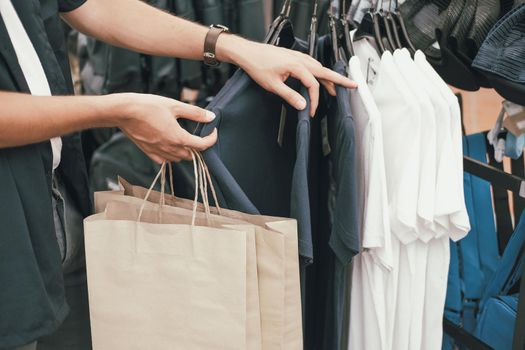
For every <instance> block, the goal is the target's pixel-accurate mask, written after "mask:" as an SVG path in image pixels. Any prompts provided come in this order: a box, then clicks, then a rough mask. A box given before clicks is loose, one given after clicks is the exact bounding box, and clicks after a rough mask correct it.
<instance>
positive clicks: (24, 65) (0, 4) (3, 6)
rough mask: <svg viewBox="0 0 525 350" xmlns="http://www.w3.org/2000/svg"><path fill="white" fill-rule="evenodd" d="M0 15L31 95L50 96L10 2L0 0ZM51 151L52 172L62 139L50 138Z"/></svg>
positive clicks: (42, 71) (56, 161) (33, 49)
mask: <svg viewBox="0 0 525 350" xmlns="http://www.w3.org/2000/svg"><path fill="white" fill-rule="evenodd" d="M0 15H1V16H2V19H3V20H4V23H5V26H6V28H7V32H8V34H9V38H10V39H11V43H12V44H13V48H14V50H15V53H16V57H17V59H18V63H19V65H20V68H21V69H22V72H23V73H24V77H25V79H26V82H27V85H28V86H29V91H31V95H35V96H51V89H50V87H49V83H48V81H47V77H46V74H45V72H44V68H43V67H42V63H41V62H40V58H39V57H38V54H37V52H36V50H35V48H34V46H33V43H31V40H30V39H29V36H28V35H27V32H26V30H25V28H24V26H23V24H22V22H21V21H20V18H19V17H18V14H17V13H16V10H15V8H14V7H13V4H12V3H11V0H0ZM50 141H51V149H52V152H53V170H55V169H56V168H57V167H58V165H59V164H60V155H61V152H62V139H61V138H60V137H55V138H52V139H51V140H50Z"/></svg>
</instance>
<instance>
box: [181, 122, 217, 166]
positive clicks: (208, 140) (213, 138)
mask: <svg viewBox="0 0 525 350" xmlns="http://www.w3.org/2000/svg"><path fill="white" fill-rule="evenodd" d="M181 130H182V133H181V142H182V145H183V146H184V147H187V148H191V149H194V150H196V151H204V150H206V149H208V148H210V147H211V146H213V145H214V144H215V143H216V142H217V129H213V132H212V133H211V134H209V135H208V136H205V137H199V136H195V135H192V134H190V133H189V132H187V131H186V130H184V129H181ZM188 156H189V158H190V159H191V154H190V153H189V151H188Z"/></svg>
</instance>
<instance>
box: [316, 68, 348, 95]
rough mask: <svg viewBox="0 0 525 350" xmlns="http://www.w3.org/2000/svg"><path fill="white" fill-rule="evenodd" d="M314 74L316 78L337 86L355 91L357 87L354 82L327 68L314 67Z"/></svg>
mask: <svg viewBox="0 0 525 350" xmlns="http://www.w3.org/2000/svg"><path fill="white" fill-rule="evenodd" d="M312 73H313V75H314V76H315V77H316V78H318V79H321V80H326V81H329V82H331V83H334V84H336V85H341V86H344V87H346V88H349V89H355V88H356V87H357V84H356V83H355V82H354V81H352V80H350V79H348V78H347V77H345V76H343V75H341V74H339V73H337V72H334V71H333V70H331V69H328V68H325V67H319V66H318V67H313V68H312Z"/></svg>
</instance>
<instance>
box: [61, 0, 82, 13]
mask: <svg viewBox="0 0 525 350" xmlns="http://www.w3.org/2000/svg"><path fill="white" fill-rule="evenodd" d="M86 1H87V0H58V10H59V11H60V12H69V11H73V10H75V9H77V8H79V7H80V5H82V4H83V3H85V2H86Z"/></svg>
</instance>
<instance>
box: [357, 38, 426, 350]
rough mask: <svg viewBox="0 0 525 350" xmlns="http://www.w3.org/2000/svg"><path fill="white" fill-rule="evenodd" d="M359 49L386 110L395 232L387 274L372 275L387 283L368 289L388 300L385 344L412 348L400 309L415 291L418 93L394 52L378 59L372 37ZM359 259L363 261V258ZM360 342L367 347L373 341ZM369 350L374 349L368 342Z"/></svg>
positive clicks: (406, 315) (383, 318) (406, 312)
mask: <svg viewBox="0 0 525 350" xmlns="http://www.w3.org/2000/svg"><path fill="white" fill-rule="evenodd" d="M354 50H355V53H356V56H358V57H359V58H360V60H361V62H366V64H362V67H361V68H362V71H363V75H364V76H365V77H366V79H367V84H368V86H369V88H370V90H371V92H372V95H373V98H374V100H375V102H376V104H377V107H378V109H379V111H380V113H381V121H382V127H383V146H384V147H383V149H384V159H385V174H386V180H387V196H388V201H389V213H390V214H389V216H390V224H391V231H392V242H391V243H392V269H391V271H390V272H388V273H385V272H383V273H382V274H380V273H377V271H374V272H373V273H370V274H367V278H368V281H380V283H378V284H383V285H385V286H386V287H385V288H384V289H383V290H376V289H371V290H369V291H365V293H366V292H368V294H370V295H375V296H380V297H381V298H384V300H385V305H384V310H385V312H384V313H383V312H382V311H381V309H379V311H377V310H376V311H377V312H376V319H377V320H379V321H380V322H381V324H384V328H385V329H386V337H385V339H384V340H383V339H382V340H381V341H382V344H383V345H384V346H383V348H386V349H397V348H407V347H399V344H400V341H403V342H405V343H406V344H408V340H409V336H410V320H411V315H410V313H411V309H410V305H407V304H406V303H403V304H402V305H401V308H400V305H399V304H398V299H399V297H400V296H405V295H407V294H408V293H410V289H411V283H412V275H411V273H410V269H409V267H408V266H409V258H408V254H407V252H406V249H405V245H406V244H410V243H413V242H416V241H418V239H417V238H418V231H417V224H418V215H417V208H418V197H419V159H420V155H419V149H420V147H419V146H420V139H419V137H420V127H421V118H420V113H421V112H420V107H419V104H418V103H417V102H416V101H415V97H414V95H413V94H412V93H411V92H410V90H409V89H408V86H407V84H406V83H405V82H404V79H403V77H402V75H401V73H400V72H399V70H398V69H397V67H396V65H395V63H394V59H393V56H392V54H391V53H389V52H385V53H384V54H383V55H382V57H381V58H379V55H378V54H377V51H376V50H375V48H374V45H373V44H372V43H371V42H369V41H368V40H367V39H362V40H359V41H356V42H354ZM360 263H363V261H362V260H361V261H360ZM364 268H366V266H365V267H361V269H364ZM406 272H408V273H406ZM352 287H353V286H352ZM365 296H366V294H365ZM351 311H352V310H351ZM352 315H354V313H352ZM367 317H369V316H367V315H362V316H361V318H357V319H355V318H351V320H350V323H351V324H352V323H353V322H358V323H359V322H361V323H363V322H364V321H363V320H365V319H366V318H367ZM351 327H352V326H351ZM362 336H363V337H364V336H366V337H367V339H366V341H371V339H372V336H371V335H368V334H367V335H362ZM361 344H365V345H367V344H368V343H367V342H363V343H361ZM407 346H408V345H407ZM357 348H359V347H357ZM361 348H363V347H361ZM364 348H372V347H369V346H365V347H364Z"/></svg>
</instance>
